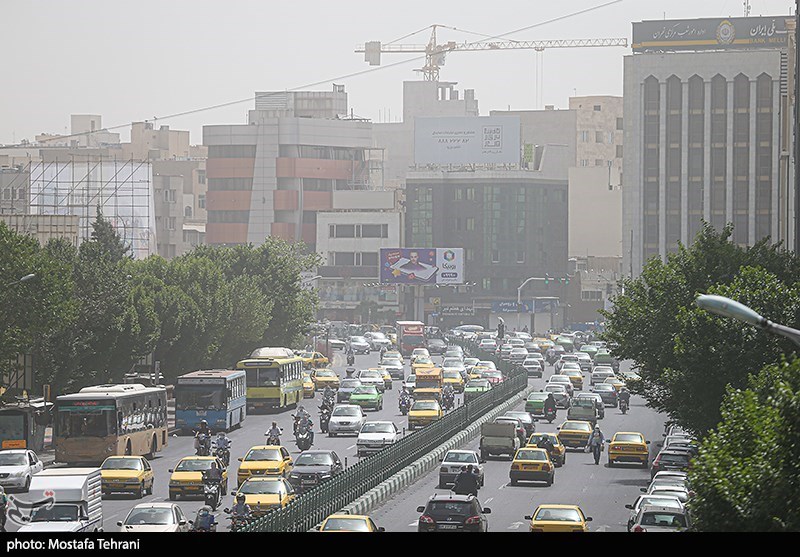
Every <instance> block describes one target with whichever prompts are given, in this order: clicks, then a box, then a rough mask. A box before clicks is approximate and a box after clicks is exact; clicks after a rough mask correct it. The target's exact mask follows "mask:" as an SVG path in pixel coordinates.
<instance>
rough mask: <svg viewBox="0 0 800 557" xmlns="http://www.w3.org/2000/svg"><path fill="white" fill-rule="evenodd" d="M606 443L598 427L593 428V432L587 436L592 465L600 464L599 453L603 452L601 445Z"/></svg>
mask: <svg viewBox="0 0 800 557" xmlns="http://www.w3.org/2000/svg"><path fill="white" fill-rule="evenodd" d="M605 442H606V437H605V435H603V432H602V431H600V426H599V425H596V426H594V431H593V432H592V434H591V435H590V436H589V450H590V451H591V453H592V455H594V463H595V464H600V453H601V452H602V450H603V443H605Z"/></svg>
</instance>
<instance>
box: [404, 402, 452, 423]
mask: <svg viewBox="0 0 800 557" xmlns="http://www.w3.org/2000/svg"><path fill="white" fill-rule="evenodd" d="M443 415H444V413H443V412H442V407H441V406H439V402H438V401H436V400H430V399H426V400H416V401H414V404H412V405H411V409H410V410H409V411H408V429H411V430H413V429H415V428H417V427H422V426H426V425H428V424H430V423H432V422H435V421H436V420H440V419H441V418H442V416H443Z"/></svg>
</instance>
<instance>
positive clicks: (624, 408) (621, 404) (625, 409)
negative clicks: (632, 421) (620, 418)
mask: <svg viewBox="0 0 800 557" xmlns="http://www.w3.org/2000/svg"><path fill="white" fill-rule="evenodd" d="M619 410H620V412H622V413H623V414H627V413H628V401H627V400H625V399H621V400H620V401H619Z"/></svg>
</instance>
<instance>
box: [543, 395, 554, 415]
mask: <svg viewBox="0 0 800 557" xmlns="http://www.w3.org/2000/svg"><path fill="white" fill-rule="evenodd" d="M555 411H556V397H554V396H553V393H548V394H547V398H546V399H545V401H544V413H545V415H547V413H548V412H555Z"/></svg>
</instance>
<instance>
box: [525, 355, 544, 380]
mask: <svg viewBox="0 0 800 557" xmlns="http://www.w3.org/2000/svg"><path fill="white" fill-rule="evenodd" d="M542 362H543V360H537V359H536V358H525V361H524V362H522V367H524V368H525V371H527V372H528V375H529V376H531V377H541V376H542V373H544V366H543V365H542Z"/></svg>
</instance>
